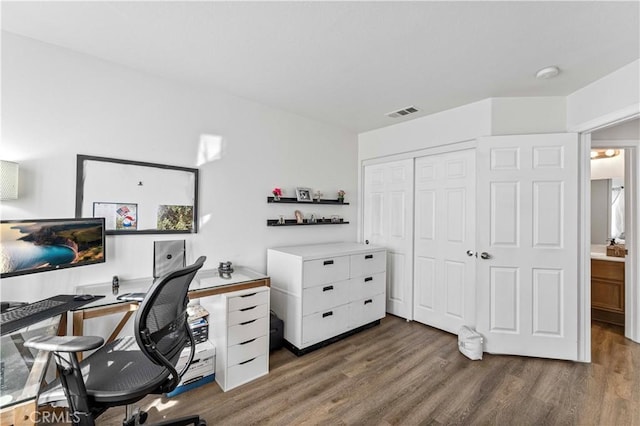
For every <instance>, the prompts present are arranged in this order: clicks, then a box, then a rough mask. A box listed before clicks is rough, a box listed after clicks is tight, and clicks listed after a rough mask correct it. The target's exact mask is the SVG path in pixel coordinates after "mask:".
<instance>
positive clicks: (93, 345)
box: [24, 336, 104, 352]
mask: <svg viewBox="0 0 640 426" xmlns="http://www.w3.org/2000/svg"><path fill="white" fill-rule="evenodd" d="M103 343H104V339H103V338H102V337H97V336H38V337H33V338H31V339H29V340H27V341H26V342H25V343H24V346H25V347H27V348H34V349H38V350H43V351H50V352H83V351H88V350H91V349H97V348H99V347H100V346H102V344H103Z"/></svg>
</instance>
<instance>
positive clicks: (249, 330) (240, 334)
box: [228, 317, 269, 346]
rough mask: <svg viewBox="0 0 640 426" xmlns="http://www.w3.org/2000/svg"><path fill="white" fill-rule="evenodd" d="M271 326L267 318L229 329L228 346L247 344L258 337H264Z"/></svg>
mask: <svg viewBox="0 0 640 426" xmlns="http://www.w3.org/2000/svg"><path fill="white" fill-rule="evenodd" d="M268 327H269V324H268V321H267V318H266V317H264V318H258V319H255V320H251V321H249V322H246V323H240V324H236V325H232V326H230V327H229V335H228V342H229V343H228V344H229V346H231V345H236V344H238V343H242V342H246V341H247V340H251V339H255V338H256V337H260V336H264V335H265V334H267V333H266V332H265V330H266V331H268V330H269V328H268Z"/></svg>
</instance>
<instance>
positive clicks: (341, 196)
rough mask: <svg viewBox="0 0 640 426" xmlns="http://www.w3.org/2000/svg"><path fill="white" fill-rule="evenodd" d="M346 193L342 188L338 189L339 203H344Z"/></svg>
mask: <svg viewBox="0 0 640 426" xmlns="http://www.w3.org/2000/svg"><path fill="white" fill-rule="evenodd" d="M345 194H346V192H344V191H343V190H342V189H341V190H340V191H338V202H339V203H344V195H345Z"/></svg>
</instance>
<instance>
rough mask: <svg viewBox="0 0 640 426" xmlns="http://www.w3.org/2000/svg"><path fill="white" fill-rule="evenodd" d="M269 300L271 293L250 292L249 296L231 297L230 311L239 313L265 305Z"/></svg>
mask: <svg viewBox="0 0 640 426" xmlns="http://www.w3.org/2000/svg"><path fill="white" fill-rule="evenodd" d="M268 300H269V293H268V292H264V291H255V289H253V291H250V292H249V293H247V294H242V295H239V296H233V297H229V311H238V310H240V309H244V308H249V307H251V306H256V305H264V304H265V303H267V301H268Z"/></svg>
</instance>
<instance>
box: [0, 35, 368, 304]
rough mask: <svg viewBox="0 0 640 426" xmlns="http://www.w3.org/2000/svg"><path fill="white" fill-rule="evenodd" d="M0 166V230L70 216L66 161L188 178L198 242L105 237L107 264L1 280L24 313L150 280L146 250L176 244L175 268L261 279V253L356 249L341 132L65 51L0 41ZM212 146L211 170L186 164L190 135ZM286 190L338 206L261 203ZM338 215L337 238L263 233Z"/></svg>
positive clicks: (352, 163) (353, 158)
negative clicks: (298, 215) (43, 303)
mask: <svg viewBox="0 0 640 426" xmlns="http://www.w3.org/2000/svg"><path fill="white" fill-rule="evenodd" d="M2 125H3V126H2V154H1V156H2V159H5V160H11V161H16V162H18V163H20V179H21V181H20V198H19V199H18V200H16V201H9V202H3V203H2V206H1V208H0V213H1V215H2V219H31V218H60V217H73V216H74V213H75V209H74V205H75V185H76V179H75V167H76V155H77V154H88V155H97V156H105V157H114V158H123V159H128V160H137V161H147V162H154V163H163V164H171V165H178V166H186V167H198V168H199V169H200V173H201V174H200V212H199V214H200V218H201V226H200V232H198V234H193V235H186V236H185V235H178V234H176V235H173V236H171V235H169V236H167V235H162V236H161V235H157V236H154V235H148V236H147V235H125V236H108V237H107V242H106V244H107V262H106V263H104V264H100V265H92V266H86V267H80V268H72V269H67V270H61V271H53V272H45V273H40V274H32V275H26V276H21V277H12V278H7V279H4V280H2V282H1V283H0V289H1V292H2V300H28V301H32V300H37V299H41V298H43V297H47V296H51V295H54V294H60V293H67V292H74V289H75V286H77V285H80V284H88V283H97V282H102V281H111V276H112V275H115V274H117V275H119V276H120V277H121V279H126V278H137V277H146V276H151V274H152V268H153V260H152V255H153V241H155V240H171V239H183V238H184V239H186V240H187V253H188V254H187V258H188V261H192V260H194V259H195V258H196V257H197V256H199V255H206V256H207V257H208V260H207V264H205V268H207V267H208V268H214V267H217V264H218V262H220V261H226V260H229V261H232V262H234V264H236V265H244V266H248V267H250V268H253V269H256V270H258V271H262V272H266V249H267V248H268V247H273V246H279V245H289V244H305V243H315V242H328V241H353V240H355V237H356V223H355V221H356V210H357V199H356V197H355V194H356V191H357V164H358V162H357V138H356V135H355V134H354V133H351V132H349V131H346V130H342V129H339V128H336V127H332V126H329V125H326V124H323V123H319V122H316V121H312V120H309V119H306V118H302V117H300V116H297V115H294V114H290V113H286V112H282V111H278V110H275V109H272V108H269V107H266V106H262V105H259V104H256V103H252V102H249V101H247V100H244V99H240V98H237V97H233V96H230V95H227V94H225V93H222V92H214V91H211V90H209V91H208V90H204V89H202V88H197V87H188V86H185V85H182V84H180V83H177V82H172V81H169V80H165V79H162V78H159V77H154V76H151V75H147V74H144V73H140V72H137V71H135V70H131V69H128V68H124V67H121V66H118V65H115V64H111V63H108V62H104V61H101V60H98V59H95V58H92V57H89V56H85V55H81V54H76V53H74V52H71V51H69V50H66V49H62V48H58V47H54V46H51V45H47V44H43V43H39V42H35V41H32V40H29V39H26V38H22V37H18V36H15V35H11V34H7V33H3V34H2ZM203 133H206V134H211V135H217V136H219V137H220V138H221V140H222V152H221V155H220V158H219V159H210V160H208V161H206V162H205V163H204V164H200V163H199V160H198V158H199V140H200V135H201V134H203ZM275 186H280V187H282V188H283V189H284V190H285V191H286V193H285V195H288V196H292V195H294V189H295V187H296V186H307V187H311V188H313V189H320V190H322V191H323V192H324V193H325V197H326V198H332V197H333V198H335V197H336V195H335V193H336V191H337V190H338V189H344V190H345V191H346V192H347V201H350V202H351V205H350V206H331V205H323V206H315V207H312V206H310V207H306V206H303V205H296V204H283V205H272V204H267V203H266V197H267V196H268V195H271V194H270V192H271V189H272V188H273V187H275ZM297 208H299V209H301V210H302V211H303V212H304V213H305V214H309V213H316V214H317V215H319V216H323V215H326V216H330V215H332V214H339V215H342V216H343V217H345V219H347V220H350V221H351V224H349V225H335V226H306V227H303V228H295V227H286V228H272V227H267V226H266V220H267V219H268V218H277V217H278V216H279V215H280V214H284V215H286V216H287V217H289V218H293V211H294V210H295V209H297Z"/></svg>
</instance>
